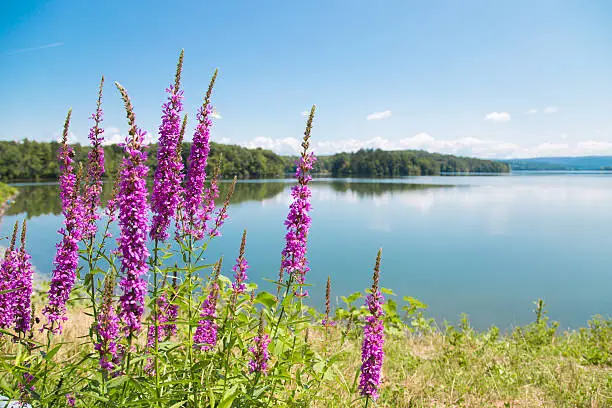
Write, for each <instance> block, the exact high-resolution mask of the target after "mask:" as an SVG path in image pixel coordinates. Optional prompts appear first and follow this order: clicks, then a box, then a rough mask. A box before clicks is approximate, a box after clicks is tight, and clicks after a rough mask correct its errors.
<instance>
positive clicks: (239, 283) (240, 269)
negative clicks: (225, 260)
mask: <svg viewBox="0 0 612 408" xmlns="http://www.w3.org/2000/svg"><path fill="white" fill-rule="evenodd" d="M245 246H246V230H244V231H243V232H242V242H241V243H240V254H239V255H238V258H236V265H234V267H233V268H232V270H233V271H234V282H232V290H233V292H234V296H235V295H238V294H240V293H244V291H245V289H246V285H245V283H244V282H245V281H246V280H247V278H248V275H247V272H246V271H247V269H248V268H249V264H248V262H247V260H246V258H245V257H244V248H245Z"/></svg>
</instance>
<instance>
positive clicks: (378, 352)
mask: <svg viewBox="0 0 612 408" xmlns="http://www.w3.org/2000/svg"><path fill="white" fill-rule="evenodd" d="M381 254H382V250H379V251H378V255H377V256H376V265H375V266H374V277H373V283H372V292H371V293H370V294H369V295H368V297H367V298H366V305H367V306H368V309H369V311H370V316H367V317H366V324H365V327H364V329H363V343H362V346H361V377H360V379H359V389H360V390H361V395H362V396H364V397H367V398H372V399H377V398H378V387H379V385H380V377H381V373H382V364H383V359H384V356H385V354H384V351H383V345H384V330H385V329H384V326H383V316H384V312H383V309H382V305H383V303H384V297H383V295H382V293H381V292H380V290H379V289H378V279H379V276H380V257H381Z"/></svg>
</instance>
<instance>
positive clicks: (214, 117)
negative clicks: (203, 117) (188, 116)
mask: <svg viewBox="0 0 612 408" xmlns="http://www.w3.org/2000/svg"><path fill="white" fill-rule="evenodd" d="M210 116H212V117H213V119H221V118H223V116H221V114H220V113H219V112H217V111H213V113H212V114H211V115H210Z"/></svg>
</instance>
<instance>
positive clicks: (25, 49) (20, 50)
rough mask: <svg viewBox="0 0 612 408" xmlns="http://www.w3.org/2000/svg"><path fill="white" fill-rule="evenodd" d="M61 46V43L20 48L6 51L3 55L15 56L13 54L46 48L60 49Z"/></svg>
mask: <svg viewBox="0 0 612 408" xmlns="http://www.w3.org/2000/svg"><path fill="white" fill-rule="evenodd" d="M62 45H64V43H63V42H55V43H51V44H46V45H40V46H38V47H30V48H21V49H18V50H14V51H8V52H5V53H4V55H15V54H21V53H24V52H30V51H38V50H44V49H47V48H57V47H61V46H62Z"/></svg>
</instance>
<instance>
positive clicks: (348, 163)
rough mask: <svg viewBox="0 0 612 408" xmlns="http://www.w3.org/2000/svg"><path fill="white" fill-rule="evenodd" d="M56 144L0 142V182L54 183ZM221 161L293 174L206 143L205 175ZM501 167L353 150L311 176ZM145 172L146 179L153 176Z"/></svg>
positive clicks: (110, 161) (267, 160) (256, 154)
mask: <svg viewBox="0 0 612 408" xmlns="http://www.w3.org/2000/svg"><path fill="white" fill-rule="evenodd" d="M59 146H60V144H59V143H58V142H37V141H31V140H27V139H26V140H23V141H0V180H2V181H25V180H54V179H57V177H58V176H59V165H58V162H57V149H58V147H59ZM72 147H73V148H74V151H75V159H76V161H77V162H79V161H80V162H83V163H86V162H87V153H88V152H89V147H88V146H83V145H80V144H78V143H77V144H73V145H72ZM157 148H158V146H157V144H151V145H149V147H148V149H147V150H148V151H147V153H148V158H147V165H148V166H149V168H150V169H152V172H153V171H154V169H155V168H156V167H157ZM190 148H191V143H183V149H182V157H183V160H184V161H185V163H186V162H187V159H188V157H189V151H190ZM123 154H124V153H123V148H122V147H120V146H119V145H108V146H105V147H104V155H105V159H106V174H105V176H106V177H112V176H113V175H114V174H115V173H116V172H117V169H118V166H119V163H120V162H121V158H122V157H123ZM221 157H222V162H221V173H222V175H223V177H234V176H237V177H238V178H270V177H282V176H284V175H285V174H287V173H292V172H293V171H294V170H295V159H296V157H291V156H280V155H278V154H276V153H274V152H272V151H270V150H265V149H261V148H256V149H249V148H245V147H242V146H237V145H225V144H219V143H214V142H211V144H210V157H209V160H208V167H207V172H209V173H212V172H213V167H214V166H216V165H217V163H218V162H219V158H221ZM509 169H510V167H509V166H508V164H506V163H501V162H495V161H491V160H481V159H474V158H467V157H457V156H451V155H443V154H437V153H427V152H424V151H416V150H403V151H384V150H380V149H376V150H372V149H368V150H359V151H357V152H355V153H337V154H334V155H330V156H319V159H318V161H317V163H316V164H315V166H314V169H313V173H318V174H325V175H330V176H333V177H350V176H352V177H396V176H420V175H437V174H442V173H458V172H460V173H505V172H508V171H509ZM152 172H151V174H150V175H152V174H153V173H152Z"/></svg>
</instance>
